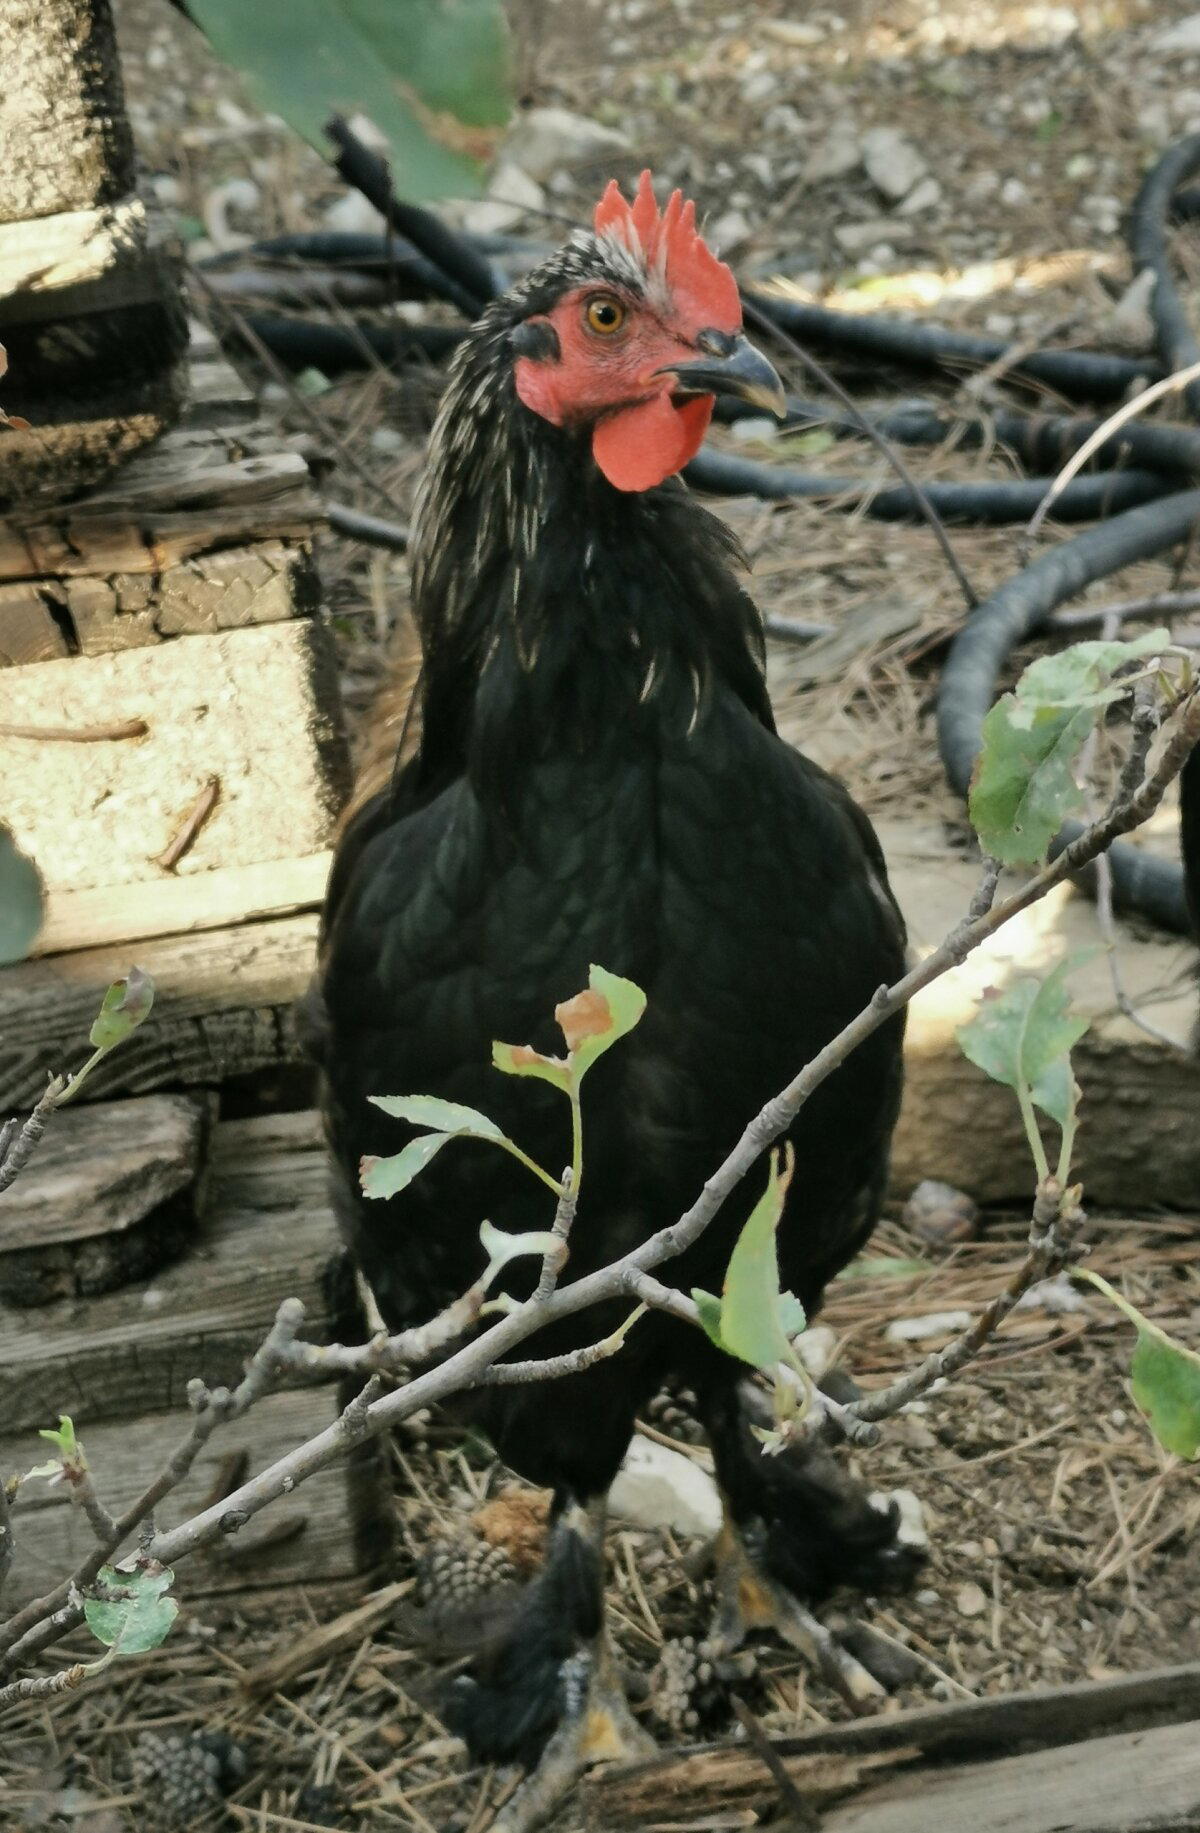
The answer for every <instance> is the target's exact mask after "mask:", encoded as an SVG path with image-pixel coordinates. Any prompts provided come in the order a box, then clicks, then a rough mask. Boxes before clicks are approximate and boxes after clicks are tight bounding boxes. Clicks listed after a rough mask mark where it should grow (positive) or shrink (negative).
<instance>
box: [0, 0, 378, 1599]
mask: <svg viewBox="0 0 1200 1833" xmlns="http://www.w3.org/2000/svg"><path fill="white" fill-rule="evenodd" d="M10 11H11V13H12V14H13V15H14V16H15V15H20V18H19V19H16V18H14V19H13V20H8V19H7V18H6V21H5V22H4V25H3V27H2V28H0V41H2V40H3V38H4V37H6V36H8V35H9V25H10V24H11V25H13V26H14V32H13V34H12V36H13V38H14V45H15V46H18V47H19V61H20V65H21V69H22V71H23V72H24V77H23V83H24V84H25V85H26V86H27V87H28V88H30V89H31V90H32V91H33V92H35V93H43V92H44V93H45V94H46V96H47V98H49V97H50V96H51V95H54V96H55V97H56V100H55V106H54V108H53V109H51V108H50V106H49V100H47V110H46V116H47V119H50V118H53V119H54V120H56V121H62V122H65V123H67V126H66V128H64V129H63V131H62V133H61V135H60V138H61V140H62V142H63V149H64V156H63V158H61V159H58V160H56V159H55V157H54V151H55V149H54V148H53V147H51V146H42V147H41V148H40V150H39V149H38V148H29V147H28V146H27V145H26V142H25V140H22V139H21V138H20V136H17V135H15V133H9V134H7V135H5V136H4V137H5V140H6V144H7V145H8V147H9V148H10V150H12V149H14V148H16V147H18V146H20V148H21V149H22V151H21V156H20V157H17V158H14V160H13V162H12V165H11V167H6V169H5V170H4V171H3V172H2V173H0V293H3V295H4V297H3V299H2V300H0V336H2V337H3V340H4V343H5V345H6V346H7V348H8V354H9V359H10V371H9V376H8V377H7V378H6V381H5V384H4V387H3V389H2V390H0V399H2V400H3V403H4V406H5V408H6V409H8V410H15V411H19V412H20V413H22V414H23V415H25V416H26V417H27V418H28V419H29V421H30V422H31V426H30V428H29V429H28V430H27V431H20V430H19V431H16V432H6V433H4V434H3V435H2V436H0V819H2V820H3V821H4V823H5V824H6V826H7V827H8V828H9V829H10V831H11V833H12V835H13V837H14V839H15V840H16V842H17V844H18V845H19V846H20V848H21V849H22V851H23V852H25V853H26V854H27V855H29V856H30V857H31V858H32V859H33V860H34V861H35V862H36V864H37V866H38V869H39V871H40V873H41V876H42V879H43V882H44V888H45V918H44V922H43V925H42V929H41V932H40V934H39V937H38V939H37V942H36V944H35V949H34V953H33V955H32V957H31V958H30V959H28V960H27V961H24V962H22V963H20V964H19V965H17V966H14V967H9V968H6V969H4V970H2V971H0V1116H4V1115H8V1114H13V1113H20V1112H21V1111H22V1110H28V1109H29V1108H30V1107H31V1106H32V1105H33V1103H34V1102H35V1101H36V1100H37V1098H38V1096H39V1095H40V1094H41V1092H42V1090H43V1089H44V1087H45V1084H46V1080H47V1078H48V1076H49V1075H51V1074H52V1073H54V1072H56V1071H61V1070H64V1069H73V1068H77V1067H78V1066H79V1064H80V1063H81V1062H82V1061H83V1059H84V1057H85V1056H86V1055H87V1036H88V1030H89V1027H90V1025H91V1022H92V1019H93V1018H94V1016H95V1013H96V1010H97V1007H98V1005H99V1002H100V999H101V997H102V995H103V993H104V990H105V988H106V987H107V986H108V985H109V984H110V983H111V982H112V981H113V980H115V979H118V978H120V977H121V976H122V975H124V974H125V973H127V972H128V970H129V968H130V966H131V965H134V964H136V965H138V966H139V967H141V968H143V969H145V970H146V971H147V972H148V973H149V974H151V975H152V977H153V979H154V982H155V987H156V997H155V1003H154V1009H153V1012H152V1014H151V1016H150V1018H149V1019H148V1020H147V1022H146V1023H145V1024H144V1025H143V1026H142V1027H141V1029H140V1030H138V1031H137V1032H136V1033H135V1034H134V1035H133V1037H132V1038H131V1039H130V1040H129V1041H128V1042H127V1043H126V1045H125V1046H124V1048H122V1049H119V1050H116V1051H114V1052H112V1054H111V1055H110V1056H108V1057H107V1058H106V1059H105V1060H104V1062H103V1064H102V1065H101V1066H100V1068H99V1069H98V1070H97V1071H96V1073H95V1074H94V1075H93V1076H91V1077H90V1078H89V1079H88V1081H87V1082H86V1084H85V1086H84V1089H83V1098H82V1099H81V1101H80V1102H79V1104H78V1105H77V1106H75V1107H73V1108H70V1109H67V1110H65V1111H64V1112H63V1113H62V1114H61V1115H58V1116H56V1118H55V1121H54V1123H53V1125H52V1126H51V1128H50V1129H49V1131H48V1134H47V1137H46V1139H45V1141H44V1142H43V1145H42V1147H41V1148H40V1150H39V1152H38V1154H37V1156H36V1158H35V1159H34V1160H33V1161H32V1163H31V1165H30V1166H29V1167H28V1168H27V1170H26V1171H25V1173H24V1174H23V1175H22V1176H21V1177H20V1178H19V1179H18V1180H17V1181H16V1182H15V1183H14V1185H13V1186H12V1187H11V1188H10V1189H9V1190H8V1191H7V1192H5V1193H4V1194H3V1195H0V1434H2V1435H3V1436H0V1473H11V1472H15V1471H20V1470H22V1469H28V1468H29V1466H30V1464H31V1463H34V1462H36V1461H37V1457H36V1437H35V1436H34V1435H35V1433H36V1429H37V1428H38V1427H39V1426H45V1425H52V1424H53V1423H54V1421H55V1418H56V1416H57V1414H58V1413H59V1412H63V1413H68V1414H70V1415H71V1416H72V1417H73V1418H74V1420H75V1422H76V1424H77V1425H78V1426H80V1427H81V1429H82V1428H86V1444H87V1448H88V1454H89V1457H90V1459H91V1462H92V1464H93V1467H94V1468H95V1470H96V1472H97V1481H98V1483H99V1484H100V1486H101V1488H102V1489H103V1490H104V1493H105V1497H106V1500H107V1502H108V1504H109V1506H110V1507H113V1508H116V1507H118V1506H119V1505H121V1504H122V1503H123V1502H125V1501H127V1500H129V1499H130V1497H131V1496H132V1494H134V1493H135V1492H136V1491H137V1489H139V1488H140V1487H141V1486H142V1485H143V1484H144V1483H145V1482H146V1481H147V1480H148V1479H149V1477H150V1476H152V1475H153V1474H154V1472H155V1471H156V1470H157V1469H158V1468H159V1467H160V1465H161V1463H162V1461H163V1460H164V1458H165V1456H166V1455H167V1454H168V1452H169V1451H170V1449H171V1448H172V1447H173V1445H174V1444H175V1443H176V1442H177V1441H178V1439H179V1438H180V1437H181V1436H182V1434H183V1433H184V1432H185V1431H186V1425H187V1421H186V1414H181V1413H180V1412H179V1408H180V1406H181V1404H182V1403H183V1401H184V1395H185V1388H186V1383H187V1381H188V1379H189V1378H191V1377H193V1376H197V1375H198V1376H201V1377H202V1378H203V1379H204V1380H205V1381H207V1382H208V1383H210V1384H213V1383H228V1382H230V1381H234V1380H236V1379H237V1378H238V1376H239V1374H240V1372H241V1366H242V1363H243V1362H244V1360H245V1358H246V1357H247V1356H248V1355H249V1353H250V1352H251V1351H252V1350H253V1349H254V1348H255V1347H256V1346H257V1344H258V1343H259V1342H260V1341H261V1340H262V1338H263V1336H264V1335H265V1333H266V1331H267V1329H268V1328H269V1326H270V1323H271V1321H272V1318H273V1316H274V1311H275V1307H276V1306H277V1304H278V1302H279V1301H280V1299H282V1298H284V1297H285V1296H288V1295H289V1294H293V1293H294V1294H296V1295H297V1296H299V1297H301V1298H302V1299H303V1300H304V1301H305V1304H306V1306H307V1308H308V1312H309V1318H310V1327H311V1334H313V1335H314V1336H317V1337H320V1336H322V1335H324V1336H326V1337H329V1336H347V1335H349V1336H353V1335H354V1334H355V1333H356V1332H358V1331H360V1330H361V1328H362V1326H361V1320H360V1319H359V1317H358V1314H357V1305H356V1299H355V1293H354V1287H353V1282H352V1279H351V1278H350V1275H349V1271H348V1268H347V1266H346V1263H345V1260H344V1257H343V1255H342V1251H341V1249H340V1246H339V1244H338V1241H337V1236H336V1230H335V1228H334V1225H333V1221H332V1218H331V1215H330V1212H329V1208H328V1204H327V1201H326V1195H325V1183H324V1177H325V1174H324V1156H323V1151H322V1148H321V1142H320V1139H319V1136H318V1132H317V1129H316V1125H315V1119H314V1117H313V1115H312V1114H311V1111H310V1112H306V1113H301V1114H289V1113H287V1112H286V1111H285V1112H278V1111H273V1110H278V1109H281V1108H282V1109H287V1108H288V1107H292V1108H295V1107H296V1106H297V1105H300V1106H303V1107H305V1108H307V1109H311V1100H312V1097H311V1088H310V1079H309V1072H308V1070H307V1069H306V1068H305V1067H303V1066H302V1056H301V1052H300V1049H299V1045H298V1042H297V1038H296V1032H295V1026H294V1023H293V1020H292V1015H291V1008H292V1005H293V1002H294V1001H295V999H296V998H297V996H298V995H299V994H300V993H301V992H302V991H303V990H304V987H305V985H306V984H307V981H308V978H309V976H310V974H311V971H312V966H313V955H314V943H315V938H316V930H317V921H318V916H317V912H318V907H319V904H320V900H321V897H322V894H323V890H324V882H325V877H326V872H327V869H328V862H329V846H330V841H331V837H332V832H333V827H334V823H335V821H336V818H337V815H338V812H339V809H340V807H341V805H342V802H343V801H344V798H345V795H346V792H347V789H348V760H347V754H346V748H345V743H344V739H343V734H342V730H341V724H340V712H339V703H338V694H337V681H336V673H335V666H334V657H333V653H332V649H331V645H330V641H329V638H328V634H327V632H326V630H325V628H324V626H323V625H322V623H321V621H320V620H319V618H317V617H315V616H314V613H315V612H316V611H317V610H318V608H319V584H318V580H317V576H316V571H315V568H314V564H313V555H312V536H313V530H314V526H315V524H316V522H317V521H318V519H319V505H318V501H317V498H316V496H315V494H314V492H313V489H312V487H311V482H310V474H309V468H308V465H307V463H306V460H305V457H304V455H303V453H302V452H301V451H298V450H296V449H294V448H293V447H291V446H289V444H288V443H287V442H286V441H285V440H283V439H282V438H281V437H280V436H279V434H278V433H277V432H275V431H274V430H273V429H272V428H271V427H269V426H267V425H265V424H263V423H262V422H260V420H259V419H258V417H257V413H256V407H255V403H254V400H253V397H252V396H251V395H250V394H249V393H248V391H247V390H246V388H245V387H244V385H243V384H242V383H241V381H240V380H239V378H238V377H237V375H236V374H235V372H234V371H233V370H232V369H231V367H230V366H229V365H228V364H227V363H226V362H225V361H224V359H223V358H222V356H221V353H220V351H219V349H218V348H217V346H216V344H215V343H214V341H213V340H212V338H211V337H209V336H208V335H207V334H206V333H205V332H203V331H202V330H200V329H199V328H196V327H193V328H192V333H191V341H190V347H188V348H186V349H185V345H186V340H187V326H186V322H185V318H184V313H183V308H182V304H181V300H180V296H179V292H178V287H177V284H176V276H175V274H174V272H173V268H172V264H171V258H170V255H169V253H168V252H167V246H166V243H165V241H164V239H163V238H162V237H161V235H160V234H159V232H158V230H157V229H156V228H155V226H154V224H153V223H152V221H151V219H150V218H149V217H148V216H147V214H146V212H145V210H144V207H143V205H142V203H141V200H140V199H139V198H138V196H137V194H136V191H135V189H134V187H133V173H132V167H131V163H130V157H129V153H130V148H129V137H128V131H127V126H126V124H125V121H124V115H123V112H122V108H121V96H120V81H119V72H118V71H117V67H116V62H115V55H114V52H113V45H112V39H111V21H110V20H109V18H108V9H107V7H106V6H105V5H103V4H92V3H91V0H89V3H88V4H82V3H81V4H80V5H79V6H78V7H76V8H75V9H74V14H72V8H71V6H70V5H68V6H66V7H64V8H59V9H56V14H57V15H59V16H60V17H59V18H57V19H56V22H54V23H53V24H52V23H51V22H50V21H48V20H46V19H45V18H44V17H43V14H42V10H41V9H40V8H39V7H38V6H37V5H36V4H30V5H26V4H24V3H23V0H21V3H20V4H17V5H15V6H14V7H13V8H12V9H10ZM65 15H72V17H73V19H74V24H73V25H72V22H71V18H67V20H66V25H67V28H68V30H67V39H70V40H71V42H70V43H68V42H66V40H63V39H62V38H61V35H58V36H56V33H58V28H59V26H60V25H61V24H62V16H65ZM13 55H14V56H18V51H17V50H15V49H14V52H13ZM72 83H74V85H75V90H72V88H71V84H72ZM76 91H77V92H78V93H76ZM72 96H74V102H73V103H72V104H71V106H68V103H70V102H71V97H72ZM64 98H66V99H65V100H64ZM18 99H19V100H20V106H21V109H22V111H23V110H24V109H25V107H26V106H27V105H28V97H27V95H25V94H24V93H23V89H22V83H19V82H17V81H15V80H14V81H13V82H12V83H10V84H6V86H5V95H4V96H0V126H2V125H3V124H4V122H5V110H6V109H7V108H9V107H10V105H11V106H12V107H16V105H17V101H18ZM24 120H25V116H24V113H23V112H22V121H24ZM23 131H24V130H23V129H22V132H23ZM26 152H28V153H29V155H30V156H29V157H26V156H25V154H26ZM114 352H118V353H119V360H117V359H116V357H114ZM110 359H112V360H110ZM10 383H11V384H12V386H11V387H10V386H9V384H10ZM185 385H186V386H185ZM151 442H152V443H151ZM235 1114H240V1115H242V1116H243V1117H242V1118H233V1117H231V1116H233V1115H235ZM337 1405H338V1396H337V1395H336V1394H334V1393H333V1392H332V1391H331V1390H329V1389H328V1388H324V1389H306V1390H304V1391H295V1392H288V1393H284V1394H280V1395H277V1396H275V1397H274V1398H273V1399H269V1400H267V1401H265V1402H263V1403H262V1404H261V1405H260V1406H259V1407H257V1408H255V1409H254V1410H252V1411H251V1413H250V1414H248V1415H247V1417H246V1419H245V1420H244V1422H242V1424H241V1425H240V1426H239V1427H238V1428H236V1429H231V1430H230V1431H228V1432H226V1433H223V1434H218V1435H217V1436H216V1438H215V1439H214V1441H213V1447H212V1456H211V1457H210V1458H208V1459H207V1460H205V1459H203V1458H202V1459H201V1460H200V1462H199V1463H198V1464H197V1466H196V1469H195V1471H194V1472H193V1475H192V1478H191V1480H190V1487H185V1488H184V1489H183V1490H182V1491H181V1492H180V1493H179V1495H178V1496H176V1497H175V1498H173V1501H172V1504H171V1507H172V1509H174V1510H175V1512H176V1514H177V1515H179V1516H181V1515H182V1513H183V1512H191V1510H192V1509H193V1508H194V1506H195V1505H196V1504H197V1503H200V1502H203V1501H205V1500H208V1501H211V1500H213V1499H215V1497H217V1496H219V1495H220V1493H221V1485H222V1483H228V1484H230V1485H231V1486H234V1485H236V1482H238V1481H240V1480H241V1479H242V1477H243V1476H244V1475H245V1474H246V1473H247V1472H248V1470H249V1469H250V1468H252V1467H259V1466H261V1465H263V1464H265V1463H267V1462H270V1461H272V1460H273V1459H274V1458H275V1457H276V1456H277V1455H279V1454H280V1453H281V1452H282V1451H283V1450H284V1449H285V1448H290V1447H292V1446H294V1445H295V1444H297V1443H299V1442H300V1441H302V1440H303V1439H304V1438H306V1437H308V1436H309V1435H310V1434H311V1433H312V1432H315V1431H317V1430H319V1429H320V1428H321V1427H322V1426H324V1425H326V1424H328V1423H329V1421H330V1420H331V1419H332V1417H333V1416H334V1411H335V1409H336V1407H337ZM31 1454H32V1455H31ZM62 1494H63V1492H62V1491H61V1490H58V1489H51V1490H46V1488H45V1487H44V1486H43V1485H38V1484H31V1485H27V1486H24V1487H23V1488H22V1490H21V1492H20V1498H19V1501H18V1505H17V1508H18V1533H17V1541H18V1546H19V1551H18V1556H17V1563H16V1567H15V1569H14V1572H13V1574H12V1576H11V1581H10V1585H9V1588H8V1590H7V1592H6V1598H5V1602H6V1604H14V1603H15V1604H19V1603H20V1602H22V1601H23V1600H24V1599H25V1598H27V1597H30V1596H33V1595H35V1594H36V1593H37V1592H39V1591H40V1590H43V1589H45V1587H46V1584H47V1582H48V1581H50V1580H51V1579H53V1580H57V1579H61V1578H62V1577H63V1576H64V1575H65V1574H66V1573H67V1572H68V1571H69V1570H70V1569H71V1568H72V1566H73V1565H74V1564H76V1563H77V1560H76V1557H75V1556H76V1555H77V1554H78V1553H80V1552H82V1551H83V1547H82V1546H81V1545H79V1544H77V1542H78V1539H79V1535H80V1532H81V1527H82V1528H83V1529H86V1523H82V1522H81V1518H80V1517H79V1516H78V1514H77V1512H76V1511H73V1510H72V1509H71V1507H70V1506H69V1503H68V1504H67V1505H66V1506H64V1505H63V1500H62ZM34 1514H35V1515H36V1516H37V1522H36V1531H29V1529H30V1528H31V1527H32V1526H33V1523H32V1522H31V1521H29V1520H26V1521H25V1523H24V1525H25V1528H26V1531H24V1532H22V1531H21V1518H22V1517H28V1516H31V1515H34ZM387 1521H388V1509H387V1500H386V1495H385V1491H384V1485H383V1480H382V1476H381V1472H380V1466H379V1461H378V1457H377V1455H376V1454H375V1453H374V1452H369V1453H368V1454H366V1455H365V1456H363V1457H360V1458H358V1459H357V1460H355V1461H353V1462H352V1463H351V1464H350V1465H349V1467H348V1468H344V1469H341V1470H338V1471H334V1472H331V1473H329V1474H327V1475H326V1476H324V1477H322V1478H321V1479H320V1480H319V1481H317V1482H316V1483H315V1484H313V1485H311V1486H309V1488H307V1489H306V1490H305V1493H304V1497H303V1498H302V1502H301V1504H300V1505H299V1506H298V1507H297V1508H296V1509H295V1510H294V1511H292V1513H291V1514H290V1515H288V1516H285V1517H281V1518H278V1519H276V1520H275V1521H273V1522H272V1523H271V1524H270V1526H269V1528H268V1530H267V1533H266V1537H265V1540H262V1541H260V1540H259V1539H255V1538H253V1537H251V1536H249V1535H247V1536H246V1537H243V1538H242V1539H239V1540H238V1542H236V1543H231V1550H230V1552H229V1554H228V1555H227V1556H226V1557H225V1558H224V1559H223V1561H222V1562H221V1563H220V1564H219V1565H217V1564H214V1562H212V1561H211V1560H210V1561H209V1562H207V1564H204V1563H201V1564H198V1565H196V1567H195V1569H194V1570H192V1571H191V1572H190V1573H189V1574H188V1575H181V1582H182V1584H183V1587H184V1589H185V1590H186V1589H188V1588H190V1589H192V1590H193V1591H195V1590H197V1589H200V1590H204V1589H209V1590H211V1589H228V1588H231V1587H238V1586H241V1585H264V1584H270V1585H272V1586H274V1585H278V1584H280V1583H287V1582H289V1581H294V1580H297V1579H300V1578H308V1579H324V1578H329V1577H336V1576H342V1575H345V1574H347V1573H349V1572H350V1571H353V1570H356V1569H359V1568H360V1567H361V1566H362V1565H363V1564H364V1563H367V1562H371V1561H373V1560H375V1559H377V1558H378V1556H379V1553H380V1550H381V1547H382V1545H383V1543H384V1541H385V1539H386V1531H387Z"/></svg>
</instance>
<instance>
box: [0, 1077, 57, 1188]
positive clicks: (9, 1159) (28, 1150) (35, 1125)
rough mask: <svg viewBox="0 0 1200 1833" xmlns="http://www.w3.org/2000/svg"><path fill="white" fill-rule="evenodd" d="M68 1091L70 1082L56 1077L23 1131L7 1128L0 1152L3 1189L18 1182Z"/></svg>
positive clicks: (0, 1172)
mask: <svg viewBox="0 0 1200 1833" xmlns="http://www.w3.org/2000/svg"><path fill="white" fill-rule="evenodd" d="M66 1092H67V1083H66V1081H65V1080H64V1078H63V1077H62V1076H55V1077H54V1080H53V1081H52V1082H51V1083H49V1085H48V1086H47V1088H46V1092H45V1094H44V1095H43V1096H42V1098H41V1100H40V1101H39V1102H38V1104H37V1106H36V1107H35V1108H34V1110H33V1112H32V1114H30V1115H29V1117H28V1119H27V1120H26V1121H24V1123H23V1124H22V1125H21V1126H20V1128H19V1130H15V1131H10V1130H9V1129H8V1128H6V1129H5V1134H4V1149H3V1152H2V1153H0V1191H3V1190H7V1189H8V1187H9V1185H10V1184H12V1183H14V1182H15V1181H16V1179H17V1178H18V1177H19V1176H20V1175H21V1173H22V1171H24V1169H25V1167H26V1165H27V1164H28V1163H29V1160H30V1158H31V1157H32V1155H33V1154H34V1152H36V1151H37V1148H38V1146H39V1145H40V1144H41V1141H42V1135H43V1134H44V1133H45V1131H46V1122H47V1121H48V1120H49V1118H50V1116H51V1114H52V1113H53V1112H54V1110H55V1108H56V1107H59V1106H60V1105H61V1103H62V1098H63V1096H64V1095H65V1094H66Z"/></svg>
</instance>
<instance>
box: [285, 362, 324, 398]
mask: <svg viewBox="0 0 1200 1833" xmlns="http://www.w3.org/2000/svg"><path fill="white" fill-rule="evenodd" d="M293 386H294V387H295V390H296V393H297V394H298V395H304V396H305V398H306V399H307V398H308V397H310V396H313V395H324V394H328V392H329V390H330V389H331V388H332V387H333V383H332V382H331V381H330V380H329V377H328V376H327V375H325V374H324V373H323V372H322V371H321V370H320V369H314V368H313V366H312V365H311V363H310V364H309V366H308V368H307V369H302V370H300V372H299V374H298V375H296V376H295V377H294V378H293Z"/></svg>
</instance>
